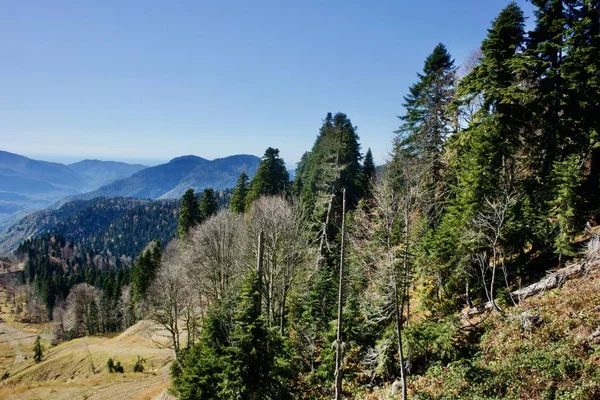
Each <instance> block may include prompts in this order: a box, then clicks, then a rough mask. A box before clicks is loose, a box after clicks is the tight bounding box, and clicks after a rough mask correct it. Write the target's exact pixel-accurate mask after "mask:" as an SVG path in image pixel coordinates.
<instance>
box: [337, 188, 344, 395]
mask: <svg viewBox="0 0 600 400" xmlns="http://www.w3.org/2000/svg"><path fill="white" fill-rule="evenodd" d="M345 233H346V189H344V191H343V193H342V238H341V242H342V243H341V245H340V277H339V278H340V279H339V285H338V309H337V336H336V340H335V343H336V351H335V400H340V399H341V398H342V351H343V343H342V304H343V301H344V238H345Z"/></svg>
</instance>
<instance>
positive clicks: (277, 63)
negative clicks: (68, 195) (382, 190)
mask: <svg viewBox="0 0 600 400" xmlns="http://www.w3.org/2000/svg"><path fill="white" fill-rule="evenodd" d="M518 3H519V5H521V6H522V7H523V9H524V10H525V12H526V15H528V16H530V15H531V13H532V6H531V4H529V3H526V2H525V1H524V0H520V1H518ZM506 4H508V0H373V1H366V0H345V1H342V0H331V1H325V0H298V1H292V0H271V1H262V0H254V1H248V0H238V1H228V0H223V1H210V2H209V1H200V0H190V1H177V0H172V1H152V0H145V1H132V0H127V1H123V0H118V1H108V0H102V1H81V0H79V1H75V0H73V1H61V0H53V1H45V0H40V1H20V0H0V59H1V61H0V149H2V150H7V151H11V152H15V153H19V154H23V155H26V156H31V157H36V158H41V159H48V160H56V161H76V160H80V159H83V158H100V159H111V160H125V161H138V160H141V161H144V162H147V163H156V162H158V161H166V160H169V159H171V158H173V157H176V156H180V155H184V154H196V155H198V156H202V157H206V158H209V159H212V158H217V157H222V156H226V155H230V154H238V153H246V154H256V155H259V156H260V155H262V153H263V152H264V150H265V149H266V148H267V147H268V146H272V147H278V148H279V149H280V150H281V155H282V157H284V158H285V160H286V161H287V162H288V165H290V166H292V164H293V163H295V162H297V161H298V160H299V158H300V156H301V155H302V153H303V152H304V151H306V150H309V149H310V147H311V146H312V144H313V142H314V139H315V137H316V135H317V133H318V129H319V127H320V124H321V120H322V119H323V117H324V116H325V114H326V113H327V112H328V111H331V112H336V111H342V112H345V113H346V114H348V116H349V117H350V119H351V120H352V122H353V124H354V125H357V126H358V133H359V136H360V138H361V143H362V146H363V151H366V149H367V147H371V148H372V150H373V153H374V155H375V159H376V162H378V163H380V162H382V161H384V160H385V159H386V157H387V154H388V153H389V150H390V147H391V139H392V137H393V133H392V132H393V131H394V129H396V128H397V126H398V125H399V122H398V119H397V115H400V114H402V106H401V103H402V97H403V96H404V95H405V94H406V92H407V88H408V86H409V85H410V84H411V83H413V82H414V81H415V75H416V72H417V71H419V70H420V69H421V68H422V65H423V60H424V59H425V57H426V56H427V55H428V54H429V53H430V52H431V50H432V49H433V48H434V46H435V45H436V44H437V43H438V42H443V43H444V44H446V46H447V47H448V49H449V51H450V52H451V54H452V55H453V56H454V57H455V59H456V62H457V64H460V63H461V62H462V60H464V58H465V57H466V56H467V55H468V54H469V53H470V52H471V51H473V50H474V49H476V48H478V47H479V44H480V43H481V40H482V39H483V38H484V37H485V35H486V30H487V29H488V28H489V26H490V21H491V20H492V19H493V18H494V17H495V16H496V15H497V14H498V12H499V11H500V10H501V9H502V8H503V7H504V6H505V5H506Z"/></svg>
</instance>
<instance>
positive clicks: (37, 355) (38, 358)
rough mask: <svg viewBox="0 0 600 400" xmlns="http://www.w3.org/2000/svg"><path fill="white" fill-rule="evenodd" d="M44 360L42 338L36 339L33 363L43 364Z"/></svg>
mask: <svg viewBox="0 0 600 400" xmlns="http://www.w3.org/2000/svg"><path fill="white" fill-rule="evenodd" d="M43 358H44V349H43V347H42V338H41V337H39V336H38V337H36V338H35V343H34V345H33V361H35V362H36V363H41V362H42V359H43Z"/></svg>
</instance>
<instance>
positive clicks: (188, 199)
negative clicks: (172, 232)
mask: <svg viewBox="0 0 600 400" xmlns="http://www.w3.org/2000/svg"><path fill="white" fill-rule="evenodd" d="M199 223H200V207H199V204H198V199H197V198H196V194H195V193H194V189H188V190H186V192H185V193H184V194H183V197H182V198H181V211H180V212H179V224H178V226H177V235H178V237H179V239H180V240H183V239H185V237H186V236H187V234H188V232H189V231H190V229H192V228H193V227H194V226H196V225H198V224H199Z"/></svg>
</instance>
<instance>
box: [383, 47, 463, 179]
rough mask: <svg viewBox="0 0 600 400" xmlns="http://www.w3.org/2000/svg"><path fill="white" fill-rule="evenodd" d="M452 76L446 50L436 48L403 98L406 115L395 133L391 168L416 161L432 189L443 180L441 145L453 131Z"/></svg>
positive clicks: (451, 68)
mask: <svg viewBox="0 0 600 400" xmlns="http://www.w3.org/2000/svg"><path fill="white" fill-rule="evenodd" d="M455 74H456V67H455V66H454V60H453V59H452V57H451V56H450V54H449V53H448V50H447V49H446V46H444V45H443V44H441V43H440V44H438V45H437V46H436V47H435V48H434V49H433V52H432V53H431V54H430V55H429V56H428V57H427V58H426V59H425V65H424V67H423V72H422V73H419V74H418V75H417V76H418V78H419V80H418V81H417V83H415V84H413V85H412V86H411V87H410V89H409V94H408V95H407V96H406V97H404V104H403V106H404V108H405V109H406V113H405V114H404V116H402V117H400V119H401V120H402V122H403V124H402V126H401V127H400V129H399V130H398V131H396V134H397V137H396V139H395V145H394V154H393V156H394V157H393V165H394V164H398V163H402V162H403V161H404V160H405V159H409V158H412V159H416V160H418V162H419V163H420V164H421V165H422V166H423V168H426V169H427V171H428V174H429V175H430V176H431V179H432V184H433V185H434V186H435V185H439V184H440V182H441V180H442V176H441V173H442V167H443V166H442V155H443V151H444V143H445V142H446V139H447V137H448V136H449V135H450V133H451V132H452V131H453V129H454V126H453V125H454V123H455V121H454V118H453V116H452V114H450V113H449V112H448V109H449V105H450V104H451V102H452V101H453V99H454V82H455Z"/></svg>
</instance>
